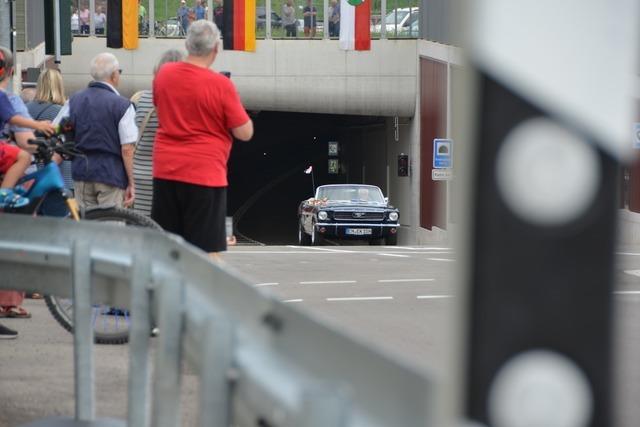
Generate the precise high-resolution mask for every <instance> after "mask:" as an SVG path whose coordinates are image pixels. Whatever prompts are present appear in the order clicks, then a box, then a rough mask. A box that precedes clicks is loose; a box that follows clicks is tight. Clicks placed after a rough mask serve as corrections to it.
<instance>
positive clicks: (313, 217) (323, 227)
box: [298, 184, 400, 245]
mask: <svg viewBox="0 0 640 427" xmlns="http://www.w3.org/2000/svg"><path fill="white" fill-rule="evenodd" d="M399 217H400V213H399V212H398V209H396V208H394V207H393V206H391V205H389V201H388V199H386V198H385V197H384V196H383V194H382V191H381V190H380V188H379V187H376V186H374V185H360V184H334V185H322V186H320V187H318V189H317V190H316V194H315V197H312V198H310V199H307V200H304V201H303V202H301V203H300V205H299V206H298V242H299V243H300V244H301V245H321V244H322V243H323V242H324V239H325V237H330V238H335V239H365V240H368V241H369V244H379V243H382V242H384V243H385V244H387V245H396V244H397V243H398V234H397V233H398V228H399V227H400V224H399V222H398V219H399Z"/></svg>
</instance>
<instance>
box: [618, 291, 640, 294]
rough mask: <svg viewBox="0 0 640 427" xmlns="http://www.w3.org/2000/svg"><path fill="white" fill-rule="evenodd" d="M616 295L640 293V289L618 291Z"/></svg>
mask: <svg viewBox="0 0 640 427" xmlns="http://www.w3.org/2000/svg"><path fill="white" fill-rule="evenodd" d="M614 294H616V295H640V291H616V292H614Z"/></svg>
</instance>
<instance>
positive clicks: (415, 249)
mask: <svg viewBox="0 0 640 427" xmlns="http://www.w3.org/2000/svg"><path fill="white" fill-rule="evenodd" d="M385 248H388V249H404V250H407V251H453V248H434V247H425V246H423V247H417V248H414V247H411V246H385Z"/></svg>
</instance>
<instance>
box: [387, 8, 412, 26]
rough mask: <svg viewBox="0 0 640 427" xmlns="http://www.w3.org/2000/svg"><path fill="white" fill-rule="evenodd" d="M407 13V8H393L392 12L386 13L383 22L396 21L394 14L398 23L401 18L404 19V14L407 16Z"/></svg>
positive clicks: (391, 22) (392, 22)
mask: <svg viewBox="0 0 640 427" xmlns="http://www.w3.org/2000/svg"><path fill="white" fill-rule="evenodd" d="M408 13H409V11H407V10H397V11H396V10H394V11H393V12H391V13H390V14H388V15H387V18H386V19H385V22H386V23H387V24H395V23H396V14H397V15H398V21H397V22H398V24H399V23H401V22H402V20H403V19H404V17H405V16H407V14H408Z"/></svg>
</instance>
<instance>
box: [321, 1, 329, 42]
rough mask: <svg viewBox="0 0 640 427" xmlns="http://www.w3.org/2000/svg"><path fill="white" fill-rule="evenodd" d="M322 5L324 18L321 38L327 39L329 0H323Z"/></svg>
mask: <svg viewBox="0 0 640 427" xmlns="http://www.w3.org/2000/svg"><path fill="white" fill-rule="evenodd" d="M322 7H324V18H323V21H324V22H323V23H322V28H323V30H322V32H323V34H322V38H323V39H325V40H328V39H329V0H323V4H322Z"/></svg>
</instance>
